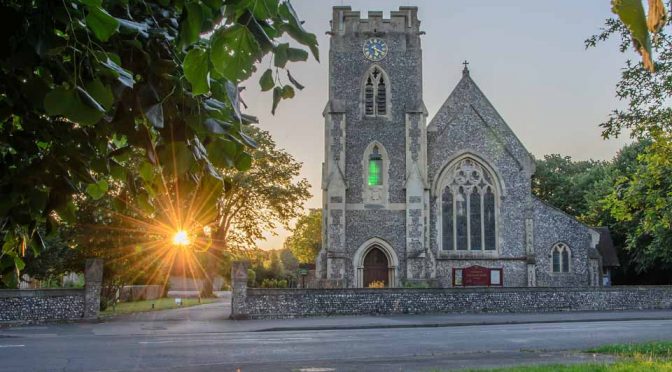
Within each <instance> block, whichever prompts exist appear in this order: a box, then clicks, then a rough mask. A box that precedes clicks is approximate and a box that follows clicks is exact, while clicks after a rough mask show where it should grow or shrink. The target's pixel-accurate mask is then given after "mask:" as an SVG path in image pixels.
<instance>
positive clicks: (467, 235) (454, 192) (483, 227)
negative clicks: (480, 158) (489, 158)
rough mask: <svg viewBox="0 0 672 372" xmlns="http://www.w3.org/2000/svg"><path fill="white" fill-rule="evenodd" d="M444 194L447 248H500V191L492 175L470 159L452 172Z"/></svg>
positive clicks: (453, 168)
mask: <svg viewBox="0 0 672 372" xmlns="http://www.w3.org/2000/svg"><path fill="white" fill-rule="evenodd" d="M447 177H448V179H447V182H445V185H446V186H445V188H444V189H443V194H442V196H441V198H442V199H441V200H442V203H441V218H442V224H441V233H442V235H443V236H442V247H443V249H444V250H474V251H481V250H488V251H490V250H496V249H497V233H496V231H497V230H496V205H497V203H496V192H495V190H496V189H495V186H494V182H493V177H492V175H491V174H490V173H489V172H488V171H487V170H486V169H485V168H484V167H483V166H482V165H481V164H479V163H478V162H477V161H475V160H473V159H470V158H466V159H464V160H462V161H460V162H459V163H457V164H456V165H454V166H453V167H452V168H451V169H449V171H448V176H447Z"/></svg>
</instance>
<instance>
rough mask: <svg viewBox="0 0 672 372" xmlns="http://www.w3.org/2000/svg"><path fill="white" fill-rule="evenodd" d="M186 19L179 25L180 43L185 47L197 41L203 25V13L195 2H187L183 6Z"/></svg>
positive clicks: (183, 18)
mask: <svg viewBox="0 0 672 372" xmlns="http://www.w3.org/2000/svg"><path fill="white" fill-rule="evenodd" d="M184 11H185V12H186V14H187V15H186V17H182V21H181V23H180V42H181V45H182V47H183V48H184V47H186V46H188V45H191V44H193V43H195V42H197V41H198V38H199V37H200V35H201V25H202V24H203V11H202V9H201V6H200V5H199V4H198V3H197V2H194V1H192V2H189V3H187V4H186V5H185V6H184Z"/></svg>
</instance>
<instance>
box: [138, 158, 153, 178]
mask: <svg viewBox="0 0 672 372" xmlns="http://www.w3.org/2000/svg"><path fill="white" fill-rule="evenodd" d="M140 178H142V179H143V180H144V181H145V182H148V183H150V182H152V181H153V180H154V166H153V165H152V163H150V162H147V161H146V162H143V163H142V165H141V166H140Z"/></svg>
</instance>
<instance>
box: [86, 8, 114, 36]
mask: <svg viewBox="0 0 672 372" xmlns="http://www.w3.org/2000/svg"><path fill="white" fill-rule="evenodd" d="M88 9H89V14H88V15H87V16H86V19H85V21H86V25H87V26H88V27H89V29H91V31H93V34H94V35H96V38H97V39H98V40H100V41H103V42H105V41H107V40H108V39H109V38H110V37H111V36H112V35H114V34H115V33H116V32H117V31H118V30H119V21H117V19H116V18H114V17H112V16H111V15H110V14H109V13H108V12H107V11H105V9H103V8H101V7H100V6H89V7H88Z"/></svg>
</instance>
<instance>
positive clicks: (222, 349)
mask: <svg viewBox="0 0 672 372" xmlns="http://www.w3.org/2000/svg"><path fill="white" fill-rule="evenodd" d="M211 308H212V306H210V307H206V308H205V309H211ZM183 310H186V309H183ZM169 319H172V318H170V317H169ZM218 321H219V322H223V321H224V320H210V321H209V322H218ZM169 322H181V323H186V324H189V322H190V320H184V319H182V320H179V319H178V320H174V319H173V320H157V321H153V322H151V323H147V322H139V321H137V320H133V319H122V320H117V321H114V322H108V323H105V324H88V325H81V324H66V325H56V326H54V325H52V326H29V327H20V328H12V329H6V330H3V331H2V332H0V370H2V371H52V370H53V371H56V370H58V371H63V370H66V371H109V370H143V371H147V370H161V371H166V370H175V371H177V370H179V371H211V370H218V371H219V370H222V371H229V370H230V371H236V370H240V371H283V370H305V371H312V372H316V371H331V370H337V371H351V370H352V371H368V370H371V371H408V370H421V371H422V370H424V371H427V370H432V369H445V370H450V369H459V368H466V367H469V368H472V367H493V366H502V365H507V364H519V363H548V362H566V361H586V360H587V361H590V360H593V359H594V356H592V355H590V354H581V353H577V352H576V351H578V350H584V349H586V348H588V347H591V346H597V345H600V344H605V343H614V342H640V341H649V340H663V339H672V320H669V319H668V320H633V321H594V322H592V321H591V322H579V323H577V322H562V323H547V324H507V325H474V326H458V327H427V328H421V327H419V328H385V329H349V330H313V331H308V330H305V331H271V332H259V331H248V332H238V331H233V332H196V333H186V332H185V333H182V334H180V333H171V334H162V333H161V332H160V331H158V330H160V329H162V324H164V323H165V324H169ZM287 322H291V320H288V321H287ZM213 324H215V323H213ZM134 325H135V327H136V329H137V331H138V332H133V331H131V330H132V329H133V326H134ZM115 326H116V327H122V328H124V327H126V328H124V329H127V330H129V331H125V332H118V333H117V334H115V335H112V334H110V333H107V334H103V333H104V332H103V333H101V331H100V329H106V328H104V327H108V328H109V327H115ZM101 327H103V328H101ZM140 327H143V328H142V330H144V333H142V332H140V331H142V330H141V329H140ZM148 327H150V328H148ZM151 327H155V329H156V330H157V331H155V332H152V331H151V330H152V328H151ZM185 330H188V328H185ZM123 333H127V334H123ZM134 333H135V334H134Z"/></svg>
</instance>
